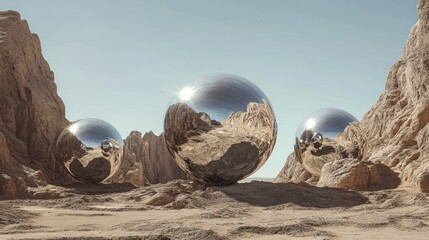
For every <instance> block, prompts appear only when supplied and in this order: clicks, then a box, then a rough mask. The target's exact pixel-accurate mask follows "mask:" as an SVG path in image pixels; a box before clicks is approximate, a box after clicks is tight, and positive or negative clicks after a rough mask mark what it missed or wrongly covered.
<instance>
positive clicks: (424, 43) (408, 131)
mask: <svg viewBox="0 0 429 240" xmlns="http://www.w3.org/2000/svg"><path fill="white" fill-rule="evenodd" d="M417 10H418V15H419V20H418V21H417V23H416V24H415V25H414V26H413V27H412V29H411V33H410V35H409V38H408V41H407V44H406V46H405V50H404V52H403V54H402V56H401V58H400V60H399V61H398V62H397V63H396V64H394V65H393V66H392V68H391V69H390V71H389V74H388V77H387V83H386V89H385V92H384V93H383V94H382V95H381V96H380V98H379V99H378V101H377V102H376V103H375V104H374V106H373V107H372V108H371V110H370V111H369V112H368V113H367V114H366V115H365V116H364V118H363V120H362V122H361V126H362V127H363V128H364V129H365V131H366V134H367V136H368V149H367V152H366V153H365V157H364V158H365V159H366V160H369V161H372V162H375V163H378V162H380V163H384V164H386V165H387V166H389V167H390V168H392V169H393V170H395V171H397V172H399V173H400V177H401V178H402V179H403V180H406V181H409V182H411V183H412V184H414V185H415V186H416V187H418V188H419V189H420V190H421V191H423V192H429V124H428V123H429V91H428V89H429V0H420V1H419V3H418V6H417Z"/></svg>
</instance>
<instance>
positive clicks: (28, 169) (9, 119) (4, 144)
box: [0, 11, 70, 194]
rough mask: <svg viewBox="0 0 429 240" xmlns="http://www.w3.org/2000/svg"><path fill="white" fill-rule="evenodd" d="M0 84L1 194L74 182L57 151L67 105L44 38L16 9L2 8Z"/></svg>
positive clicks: (0, 25)
mask: <svg viewBox="0 0 429 240" xmlns="http://www.w3.org/2000/svg"><path fill="white" fill-rule="evenodd" d="M0 86H1V87H0V113H1V115H0V167H1V168H0V176H1V177H0V182H2V184H0V194H18V193H20V192H25V189H26V186H25V185H27V184H28V185H32V186H34V185H38V184H43V182H44V181H45V180H46V181H51V182H55V181H61V182H66V181H69V180H70V178H69V175H68V174H67V173H66V171H65V169H64V167H63V166H62V164H59V163H58V162H57V161H56V160H55V155H54V145H55V142H56V138H57V137H58V135H59V134H60V133H61V131H62V130H63V128H64V127H65V126H66V125H67V124H68V121H67V120H66V118H65V110H64V104H63V102H62V101H61V99H60V98H59V97H58V95H57V89H56V85H55V82H54V74H53V72H52V71H51V70H50V68H49V65H48V63H47V62H46V61H45V59H44V58H43V56H42V49H41V45H40V41H39V38H38V37H37V35H35V34H32V33H31V32H30V29H29V27H28V24H27V22H26V21H25V20H21V19H20V15H19V13H17V12H13V11H6V12H0Z"/></svg>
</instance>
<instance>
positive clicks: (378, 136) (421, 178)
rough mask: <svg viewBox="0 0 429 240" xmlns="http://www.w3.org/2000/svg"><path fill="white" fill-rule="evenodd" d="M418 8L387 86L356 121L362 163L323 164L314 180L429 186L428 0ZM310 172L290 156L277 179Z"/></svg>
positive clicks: (338, 183) (349, 184)
mask: <svg viewBox="0 0 429 240" xmlns="http://www.w3.org/2000/svg"><path fill="white" fill-rule="evenodd" d="M417 11H418V15H419V20H418V22H417V23H416V24H415V25H414V26H413V27H412V29H411V33H410V35H409V38H408V41H407V44H406V46H405V50H404V52H403V54H402V56H401V58H400V60H399V61H398V62H397V63H396V64H395V65H393V66H392V68H391V69H390V70H389V74H388V77H387V83H386V89H385V92H384V93H383V94H382V95H381V96H380V98H379V99H378V101H377V102H376V103H375V104H374V106H373V107H372V108H371V110H370V111H369V112H368V113H367V114H366V115H365V116H364V118H363V120H362V121H361V123H360V127H361V129H363V131H364V133H365V135H366V140H364V139H360V140H359V141H358V143H354V145H356V144H359V145H360V146H359V148H361V149H363V151H362V155H363V156H362V160H363V161H364V162H365V165H366V167H364V166H363V165H362V164H360V163H358V162H357V161H353V160H350V159H339V160H336V161H333V162H331V163H330V164H325V166H323V169H322V174H321V180H320V181H319V183H318V186H334V187H341V186H347V187H346V188H360V189H362V188H368V187H369V188H371V187H374V186H376V187H378V188H393V187H396V186H397V185H398V184H399V183H400V181H407V182H410V183H412V184H413V185H414V186H416V187H417V188H418V189H419V190H421V191H423V192H429V124H428V123H429V91H428V89H429V0H420V1H419V3H418V6H417ZM289 159H290V160H293V158H291V157H289ZM366 168H368V169H367V170H366ZM308 177H309V176H308V172H306V170H305V169H303V167H302V165H301V164H300V163H296V162H295V163H292V162H288V163H286V165H285V168H284V169H283V170H282V171H281V172H280V174H279V176H278V177H277V181H280V182H285V181H294V182H302V181H308ZM366 178H368V179H367V180H366ZM365 181H366V182H365ZM344 183H346V184H344Z"/></svg>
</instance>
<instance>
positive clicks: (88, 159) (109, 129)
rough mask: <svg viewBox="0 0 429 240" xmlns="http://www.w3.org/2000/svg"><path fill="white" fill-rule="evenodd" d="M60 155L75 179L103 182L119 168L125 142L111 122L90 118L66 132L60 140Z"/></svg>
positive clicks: (67, 129)
mask: <svg viewBox="0 0 429 240" xmlns="http://www.w3.org/2000/svg"><path fill="white" fill-rule="evenodd" d="M56 154H57V158H58V159H59V160H60V161H61V162H62V163H63V164H64V166H65V167H66V168H67V170H68V171H69V172H70V174H71V175H72V176H73V177H74V178H76V179H78V180H79V181H82V182H88V183H99V182H102V181H104V180H106V179H107V178H109V177H111V176H112V175H113V174H114V173H115V172H116V171H117V170H118V169H119V166H120V165H121V162H122V155H123V141H122V138H121V135H120V134H119V132H118V131H117V130H116V129H115V128H114V127H113V126H112V125H110V124H109V123H107V122H105V121H103V120H100V119H94V118H87V119H82V120H79V121H76V122H74V123H72V124H70V125H69V126H68V127H66V128H65V129H64V130H63V132H62V133H61V135H60V137H59V138H58V141H57V145H56Z"/></svg>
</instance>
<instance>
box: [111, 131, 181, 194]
mask: <svg viewBox="0 0 429 240" xmlns="http://www.w3.org/2000/svg"><path fill="white" fill-rule="evenodd" d="M175 179H187V174H186V173H185V172H184V171H183V170H182V169H180V168H179V167H178V166H177V164H176V163H175V162H174V160H173V158H172V157H171V155H170V153H169V152H168V150H167V147H166V143H165V138H164V134H163V133H162V134H161V135H160V136H156V135H155V134H154V133H153V132H152V131H151V132H147V133H145V134H144V135H143V137H142V134H141V133H140V132H138V131H133V132H131V133H130V135H129V136H128V137H127V138H126V139H125V146H124V160H123V163H122V165H121V167H120V169H119V171H118V172H117V173H116V174H115V176H114V177H113V179H112V180H111V181H113V182H131V183H133V184H134V185H137V186H143V185H148V184H156V183H166V182H168V181H171V180H175Z"/></svg>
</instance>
